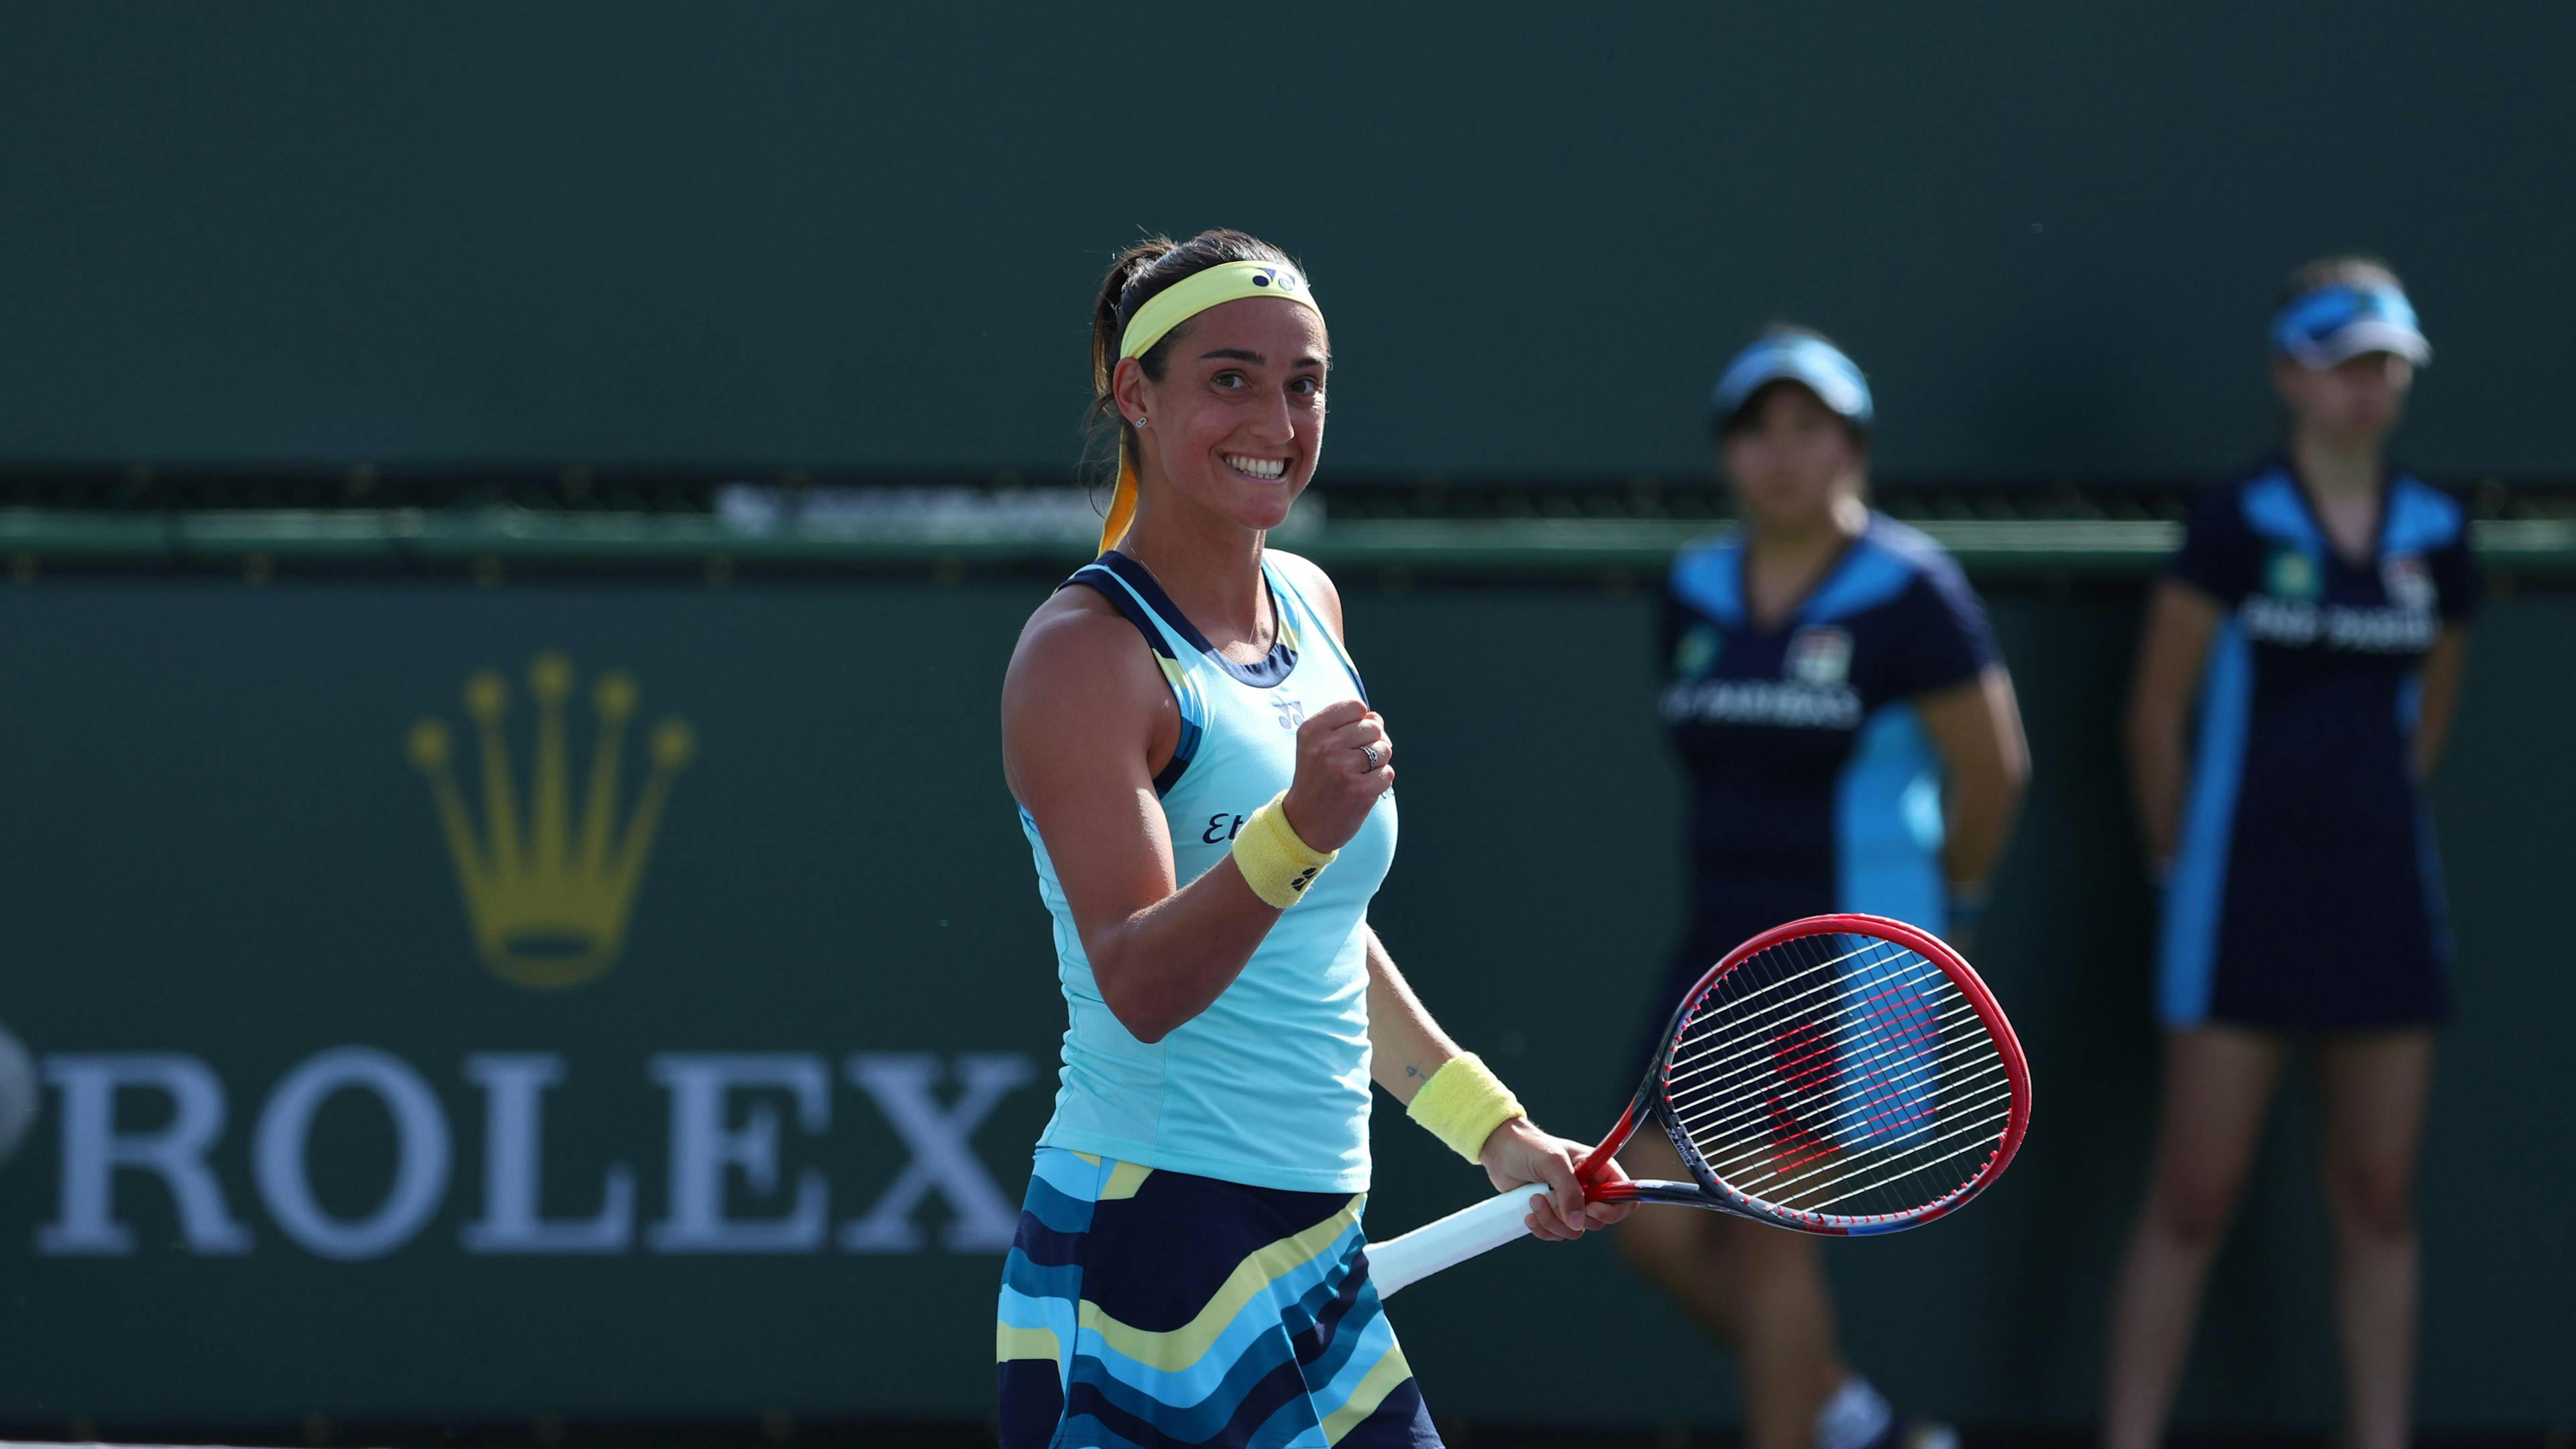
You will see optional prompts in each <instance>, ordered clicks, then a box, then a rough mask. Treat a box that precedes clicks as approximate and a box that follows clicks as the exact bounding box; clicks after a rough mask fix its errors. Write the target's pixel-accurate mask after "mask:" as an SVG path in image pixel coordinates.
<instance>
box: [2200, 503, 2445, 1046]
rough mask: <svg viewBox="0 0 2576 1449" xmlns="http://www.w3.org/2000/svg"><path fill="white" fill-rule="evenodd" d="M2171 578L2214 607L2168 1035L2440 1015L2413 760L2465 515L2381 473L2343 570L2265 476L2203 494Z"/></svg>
mask: <svg viewBox="0 0 2576 1449" xmlns="http://www.w3.org/2000/svg"><path fill="white" fill-rule="evenodd" d="M2170 574H2171V577H2173V578H2175V579H2177V580H2180V581H2181V582H2182V583H2184V584H2187V585H2189V586H2191V587H2192V588H2194V589H2197V590H2199V591H2201V592H2202V593H2205V594H2207V595H2209V596H2210V597H2211V598H2212V599H2214V600H2216V601H2217V603H2218V604H2219V606H2220V607H2221V608H2222V609H2223V610H2225V611H2226V613H2225V619H2224V621H2223V622H2222V623H2221V624H2220V626H2219V629H2218V633H2217V636H2216V638H2215V639H2214V640H2213V642H2212V643H2211V645H2210V651H2209V661H2208V664H2207V666H2206V669H2205V673H2204V674H2203V677H2202V680H2201V685H2200V720H2199V729H2198V735H2197V741H2196V744H2195V746H2194V749H2193V759H2192V769H2191V783H2190V787H2189V794H2188V795H2187V796H2186V798H2185V802H2184V808H2183V817H2182V833H2181V840H2180V843H2179V848H2178V850H2177V851H2176V853H2175V859H2174V865H2173V874H2172V878H2171V881H2170V884H2169V888H2168V890H2167V894H2166V901H2165V919H2164V935H2163V940H2162V942H2161V945H2160V951H2159V961H2158V983H2157V994H2158V1002H2157V1005H2158V1009H2159V1014H2160V1015H2161V1017H2162V1018H2163V1020H2164V1023H2165V1024H2166V1025H2167V1026H2169V1027H2182V1026H2193V1025H2197V1024H2200V1023H2203V1022H2210V1021H2225V1022H2235V1023H2239V1024H2242V1025H2248V1026H2255V1027H2263V1028H2269V1029H2273V1030H2283V1031H2298V1030H2306V1031H2338V1030H2345V1031H2350V1030H2373V1029H2385V1028H2391V1027H2401V1026H2416V1025H2425V1024H2430V1023H2433V1022H2436V1021H2439V1020H2441V1019H2442V1018H2443V1017H2444V1016H2445V1015H2446V1014H2447V1013H2448V1011H2449V1004H2450V990H2449V982H2448V976H2449V959H2450V933H2449V930H2448V927H2447V925H2446V924H2445V920H2444V915H2445V911H2444V905H2443V896H2442V884H2441V871H2440V867H2439V864H2438V861H2437V859H2436V857H2435V855H2434V851H2433V838H2432V827H2431V822H2430V820H2429V818H2428V816H2427V814H2426V811H2425V806H2424V799H2423V794H2422V791H2421V789H2420V787H2419V782H2418V781H2417V780H2416V778H2415V770H2414V763H2413V745H2414V735H2415V720H2416V711H2417V702H2418V699H2419V696H2420V693H2421V689H2422V679H2421V676H2422V670H2423V663H2424V656H2425V655H2426V653H2427V652H2429V651H2430V650H2431V649H2432V647H2433V644H2434V642H2435V640H2436V639H2437V638H2438V637H2439V636H2440V634H2441V630H2442V627H2443V626H2444V625H2446V624H2452V623H2458V622H2462V621H2464V620H2466V619H2467V618H2468V617H2469V616H2470V614H2472V613H2473V612H2474V611H2475V610H2476V607H2477V595H2478V583H2477V573H2476V570H2475V568H2474V567H2473V566H2472V565H2471V562H2470V558H2469V549H2468V525H2467V518H2466V516H2465V514H2464V512H2463V511H2462V509H2461V507H2460V505H2459V503H2458V502H2457V501H2456V500H2454V499H2452V498H2451V497H2449V496H2448V495H2446V494H2443V493H2441V492H2439V491H2437V490H2435V489H2433V488H2431V487H2428V486H2426V485H2425V484H2424V483H2422V482H2419V481H2418V480H2416V479H2414V478H2411V477H2408V476H2405V475H2403V474H2397V475H2394V476H2392V477H2391V478H2390V479H2389V480H2388V483H2387V485H2386V488H2385V491H2384V492H2383V494H2382V497H2381V504H2380V522H2379V533H2378V537H2377V539H2376V540H2375V541H2374V543H2373V545H2372V548H2371V553H2370V557H2369V558H2367V559H2365V560H2362V561H2360V562H2355V561H2353V560H2350V559H2347V558H2345V557H2343V556H2342V555H2341V554H2339V553H2337V552H2336V551H2335V550H2334V549H2333V548H2332V547H2331V546H2330V545H2329V544H2328V542H2327V540H2326V534H2325V530H2324V529H2323V528H2322V527H2321V526H2320V525H2319V524H2318V522H2317V515H2316V513H2315V510H2314V509H2313V508H2312V507H2311V506H2310V505H2309V501H2308V496H2307V492H2306V490H2305V489H2304V488H2302V487H2301V486H2300V483H2299V480H2298V478H2297V477H2296V476H2295V475H2294V474H2293V473H2292V472H2291V470H2290V468H2289V467H2288V466H2287V465H2286V464H2280V465H2275V466H2272V467H2269V468H2266V469H2264V470H2263V471H2262V472H2260V473H2257V474H2256V475H2254V476H2253V477H2251V478H2248V479H2244V480H2242V481H2239V482H2235V483H2231V484H2228V485H2225V486H2223V487H2219V488H2214V489H2212V490H2211V491H2210V493H2209V494H2208V495H2207V496H2206V497H2204V498H2203V499H2202V500H2201V503H2200V505H2199V507H2198V508H2197V509H2196V510H2195V511H2194V512H2193V515H2192V518H2191V522H2190V525H2189V529H2188V531H2187V532H2186V534H2185V536H2184V540H2183V546H2182V550H2181V552H2180V553H2178V554H2176V555H2175V557H2174V560H2173V563H2172V566H2171V569H2170Z"/></svg>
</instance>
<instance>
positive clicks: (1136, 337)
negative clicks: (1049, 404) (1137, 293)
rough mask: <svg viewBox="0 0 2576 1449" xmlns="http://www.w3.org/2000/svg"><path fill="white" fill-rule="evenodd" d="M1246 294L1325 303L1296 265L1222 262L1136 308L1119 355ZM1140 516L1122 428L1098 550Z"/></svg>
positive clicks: (1310, 307)
mask: <svg viewBox="0 0 2576 1449" xmlns="http://www.w3.org/2000/svg"><path fill="white" fill-rule="evenodd" d="M1246 297H1277V298H1279V299H1280V300H1282V301H1286V302H1294V303H1296V304H1297V305H1298V306H1300V307H1303V308H1305V309H1306V310H1307V311H1309V312H1312V313H1314V314H1315V315H1316V316H1317V317H1321V316H1323V315H1324V309H1323V308H1321V307H1319V306H1316V305H1315V294H1314V293H1313V292H1310V291H1308V290H1307V288H1306V279H1305V278H1304V277H1302V276H1300V275H1298V272H1297V269H1296V268H1295V267H1292V266H1289V265H1288V264H1287V263H1285V262H1219V263H1217V264H1216V265H1215V266H1213V267H1210V268H1208V269H1207V270H1206V271H1203V272H1192V273H1191V274H1190V275H1188V276H1186V277H1183V278H1182V279H1181V280H1179V281H1177V282H1174V283H1173V284H1172V285H1171V286H1169V287H1167V288H1165V289H1164V290H1162V291H1160V292H1157V293H1155V294H1154V297H1153V300H1151V301H1149V302H1147V303H1146V304H1145V305H1144V306H1142V307H1139V308H1137V309H1136V315H1135V316H1133V317H1131V318H1129V319H1127V331H1126V333H1125V335H1124V336H1123V337H1122V338H1121V339H1120V341H1119V346H1118V356H1119V358H1120V359H1121V360H1122V361H1123V360H1125V359H1127V358H1130V357H1142V356H1144V355H1145V354H1146V353H1148V352H1150V351H1152V350H1153V348H1154V344H1155V343H1157V342H1160V341H1162V340H1163V339H1164V338H1166V337H1169V336H1171V335H1172V329H1174V328H1176V327H1178V326H1180V325H1181V324H1182V323H1184V322H1187V321H1188V320H1190V319H1191V318H1193V317H1195V316H1197V315H1199V314H1200V313H1201V312H1204V311H1206V310H1207V309H1209V308H1210V307H1221V306H1223V305H1225V304H1226V303H1228V302H1240V301H1242V300H1243V299H1244V298H1246ZM1135 519H1136V460H1135V459H1133V458H1131V457H1129V456H1128V455H1127V440H1126V435H1125V433H1124V431H1123V430H1122V431H1121V433H1120V436H1119V440H1118V488H1117V491H1116V492H1114V493H1112V494H1111V495H1110V496H1109V516H1108V517H1107V518H1106V519H1104V520H1102V521H1101V525H1100V551H1101V552H1102V553H1107V552H1108V551H1109V550H1111V549H1113V548H1116V547H1117V546H1118V541H1119V540H1120V539H1123V538H1125V537H1126V536H1127V525H1128V524H1130V523H1133V522H1134V521H1135Z"/></svg>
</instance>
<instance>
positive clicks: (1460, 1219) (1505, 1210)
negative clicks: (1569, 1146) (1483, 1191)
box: [1368, 1182, 1547, 1298]
mask: <svg viewBox="0 0 2576 1449" xmlns="http://www.w3.org/2000/svg"><path fill="white" fill-rule="evenodd" d="M1545 1196H1547V1189H1546V1188H1544V1187H1542V1186H1540V1185H1539V1184H1537V1183H1534V1182H1532V1183H1524V1184H1522V1185H1521V1186H1519V1187H1516V1188H1513V1189H1511V1190H1510V1191H1509V1192H1505V1193H1502V1194H1500V1195H1499V1196H1495V1197H1490V1198H1487V1199H1486V1200H1484V1201H1483V1202H1480V1203H1478V1204H1476V1205H1475V1206H1474V1207H1469V1208H1461V1209H1459V1210H1458V1211H1456V1212H1454V1213H1451V1214H1450V1215H1449V1216H1447V1217H1445V1218H1442V1219H1440V1220H1439V1221H1437V1222H1430V1223H1425V1224H1423V1225H1422V1226H1421V1227H1418V1228H1415V1229H1414V1230H1413V1231H1412V1232H1409V1233H1406V1234H1405V1235H1404V1236H1402V1237H1398V1238H1389V1239H1387V1240H1386V1241H1385V1242H1383V1243H1371V1244H1369V1246H1368V1261H1369V1281H1370V1282H1371V1283H1373V1284H1375V1285H1376V1286H1377V1296H1378V1297H1380V1298H1384V1297H1387V1296H1389V1295H1390V1294H1392V1293H1394V1292H1395V1291H1396V1290H1397V1289H1399V1288H1403V1287H1406V1286H1408V1285H1410V1284H1413V1283H1418V1282H1420V1281H1421V1280H1423V1279H1425V1278H1428V1277H1430V1276H1431V1275H1432V1274H1434V1273H1437V1272H1439V1271H1440V1270H1441V1269H1443V1268H1454V1267H1456V1266H1457V1265H1458V1264H1460V1263H1463V1262H1466V1261H1467V1260H1468V1259H1469V1258H1472V1257H1475V1256H1476V1255H1477V1254H1479V1253H1487V1252H1491V1251H1493V1250H1494V1249H1496V1248H1499V1247H1501V1246H1502V1245H1503V1244H1505V1243H1508V1242H1510V1241H1512V1240H1513V1239H1514V1238H1525V1237H1528V1236H1529V1228H1528V1227H1527V1226H1525V1225H1524V1224H1523V1222H1522V1219H1524V1218H1526V1217H1528V1216H1529V1214H1530V1205H1531V1203H1533V1202H1535V1201H1536V1200H1537V1199H1539V1198H1543V1197H1545Z"/></svg>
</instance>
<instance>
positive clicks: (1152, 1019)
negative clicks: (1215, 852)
mask: <svg viewBox="0 0 2576 1449" xmlns="http://www.w3.org/2000/svg"><path fill="white" fill-rule="evenodd" d="M1385 738H1386V731H1385V727H1384V724H1383V722H1381V721H1380V720H1379V719H1378V717H1377V716H1376V715H1374V714H1371V713H1369V711H1368V708H1367V706H1365V705H1362V704H1360V703H1359V702H1358V701H1356V700H1353V701H1346V702H1343V703H1340V704H1335V705H1332V706H1330V707H1328V708H1325V709H1320V710H1317V711H1316V712H1314V713H1313V714H1312V715H1310V716H1309V717H1308V718H1307V720H1306V722H1305V723H1304V724H1303V725H1301V726H1299V728H1298V731H1297V772H1296V777H1295V783H1294V784H1292V785H1291V786H1290V787H1289V791H1288V799H1287V801H1286V803H1285V806H1284V807H1283V808H1284V809H1285V812H1286V814H1287V817H1288V822H1289V828H1290V829H1292V830H1294V831H1295V832H1296V833H1297V835H1298V837H1299V838H1300V839H1302V840H1303V841H1305V843H1306V844H1307V845H1309V846H1311V847H1313V848H1314V849H1316V850H1319V851H1322V850H1335V849H1339V848H1340V847H1341V846H1342V845H1343V844H1344V843H1345V842H1347V841H1348V840H1349V839H1350V838H1351V836H1352V835H1354V834H1356V833H1357V832H1358V830H1359V826H1360V822H1361V821H1362V820H1363V819H1365V818H1366V817H1367V814H1368V810H1369V807H1370V806H1371V805H1372V804H1374V803H1375V802H1376V799H1377V797H1378V796H1379V795H1381V794H1384V793H1385V791H1386V789H1387V787H1388V786H1389V785H1391V784H1392V783H1393V781H1394V770H1393V768H1392V767H1391V766H1389V767H1382V768H1380V769H1377V770H1374V771H1371V770H1368V769H1366V768H1365V762H1364V757H1363V756H1362V754H1361V749H1362V747H1363V746H1366V745H1369V744H1372V743H1377V742H1380V741H1383V740H1384V739H1385ZM1177 740H1178V714H1177V710H1176V707H1175V706H1174V705H1173V703H1172V698H1171V691H1170V687H1169V686H1168V685H1166V684H1165V683H1164V681H1163V678H1162V673H1161V671H1160V670H1159V669H1157V668H1156V667H1155V666H1154V664H1153V662H1152V660H1151V658H1150V656H1149V655H1148V653H1147V651H1146V650H1145V649H1144V648H1143V646H1142V645H1141V644H1140V643H1139V642H1138V639H1137V637H1136V631H1135V629H1134V627H1133V626H1131V625H1129V624H1128V623H1127V621H1126V620H1124V619H1122V618H1120V617H1119V616H1118V615H1117V614H1116V613H1114V612H1113V611H1111V610H1110V608H1109V606H1108V604H1107V603H1106V601H1102V600H1098V599H1097V598H1095V597H1093V596H1090V595H1088V594H1087V593H1086V592H1085V591H1082V590H1067V591H1065V592H1064V593H1062V594H1058V595H1057V596H1056V597H1055V598H1054V599H1052V600H1050V601H1049V602H1048V603H1047V605H1046V606H1045V607H1043V608H1041V609H1040V610H1039V611H1038V612H1037V614H1036V616H1034V617H1033V618H1032V619H1031V620H1030V621H1029V627H1028V629H1027V630H1026V631H1024V632H1023V633H1022V634H1021V636H1020V643H1019V648H1018V649H1017V650H1016V651H1015V652H1014V653H1013V654H1012V656H1011V667H1010V672H1009V674H1008V676H1007V677H1006V678H1005V680H1004V681H1003V685H1002V762H1003V773H1004V776H1005V777H1006V779H1007V780H1008V781H1009V784H1010V787H1011V793H1012V795H1013V796H1014V797H1015V798H1017V799H1018V801H1019V802H1020V805H1021V807H1022V808H1023V809H1025V810H1027V811H1028V812H1029V814H1030V816H1031V817H1032V818H1034V819H1035V820H1036V821H1037V824H1038V835H1039V837H1040V838H1041V839H1043V840H1044V841H1045V842H1046V848H1047V856H1048V858H1049V859H1050V860H1051V861H1053V862H1054V865H1055V871H1056V879H1057V881H1058V882H1059V883H1060V884H1061V885H1062V886H1063V887H1064V894H1065V899H1066V901H1067V903H1068V904H1070V905H1071V907H1072V910H1073V922H1074V928H1075V930H1076V931H1077V932H1079V933H1080V935H1081V937H1082V949H1083V952H1084V954H1085V955H1086V956H1087V957H1088V958H1089V959H1090V962H1091V971H1092V976H1093V978H1094V979H1095V980H1096V981H1097V982H1098V983H1099V986H1100V995H1101V999H1102V1000H1103V1001H1105V1002H1107V1003H1108V1006H1109V1009H1110V1011H1111V1012H1112V1013H1114V1014H1115V1015H1116V1016H1117V1017H1118V1020H1119V1022H1120V1024H1122V1025H1124V1026H1125V1027H1126V1028H1127V1030H1128V1031H1129V1032H1131V1033H1133V1034H1134V1035H1135V1036H1136V1038H1137V1039H1138V1040H1139V1041H1147V1042H1152V1041H1160V1040H1161V1039H1162V1038H1163V1037H1164V1036H1166V1035H1168V1034H1169V1033H1170V1032H1171V1031H1172V1029H1173V1028H1174V1027H1177V1026H1179V1025H1180V1024H1181V1023H1183V1022H1185V1021H1188V1020H1189V1019H1190V1018H1192V1017H1194V1016H1196V1015H1198V1014H1199V1013H1200V1012H1202V1011H1205V1010H1206V1009H1207V1007H1208V1005H1209V1003H1211V1002H1213V1001H1215V1000H1216V998H1217V996H1218V995H1219V994H1220V993H1221V992H1223V991H1224V990H1225V988H1226V987H1227V986H1229V985H1231V984H1232V983H1233V981H1234V978H1235V977H1236V976H1237V975H1239V974H1241V972H1242V970H1243V967H1244V963H1245V962H1247V961H1249V960H1251V959H1252V953H1253V950H1254V949H1255V948H1256V947H1258V946H1259V945H1260V944H1261V941H1262V938H1263V937H1264V936H1266V935H1268V934H1269V931H1270V925H1271V923H1272V922H1273V921H1276V920H1278V919H1279V911H1278V909H1277V908H1276V907H1273V906H1271V905H1270V904H1268V903H1267V902H1265V901H1263V900H1262V899H1261V897H1259V896H1258V895H1255V894H1254V893H1253V890H1252V887H1251V886H1250V885H1248V884H1246V883H1245V882H1244V879H1243V874H1242V872H1241V871H1240V870H1238V869H1237V868H1236V867H1235V863H1234V860H1233V858H1232V857H1231V856H1229V857H1227V858H1226V859H1224V860H1220V861H1218V862H1217V864H1216V866H1215V867H1214V868H1213V869H1210V870H1208V871H1207V872H1206V873H1204V874H1202V875H1201V876H1200V877H1199V878H1198V879H1196V880H1194V881H1192V882H1190V883H1189V885H1188V886H1186V887H1181V886H1178V885H1177V882H1176V880H1175V872H1174V869H1173V865H1172V842H1171V837H1170V835H1169V833H1168V832H1167V831H1166V830H1165V828H1164V822H1163V811H1162V806H1161V804H1160V802H1159V801H1158V799H1157V798H1156V796H1155V793H1154V771H1155V769H1156V768H1158V767H1159V762H1167V761H1168V760H1169V759H1170V756H1171V752H1172V750H1173V749H1174V748H1175V747H1176V743H1177ZM1388 748H1389V749H1392V748H1393V747H1392V746H1391V745H1390V746H1388Z"/></svg>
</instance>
